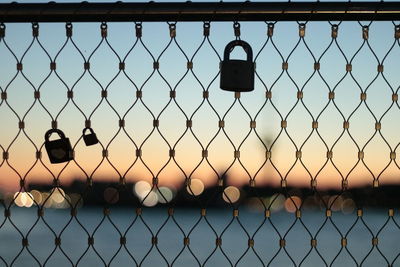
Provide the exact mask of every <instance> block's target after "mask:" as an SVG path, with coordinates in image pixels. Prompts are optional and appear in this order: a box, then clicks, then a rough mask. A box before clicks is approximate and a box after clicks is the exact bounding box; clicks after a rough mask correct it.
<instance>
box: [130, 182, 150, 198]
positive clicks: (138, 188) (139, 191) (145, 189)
mask: <svg viewBox="0 0 400 267" xmlns="http://www.w3.org/2000/svg"><path fill="white" fill-rule="evenodd" d="M133 190H134V193H135V194H136V196H137V197H138V198H139V199H140V200H142V199H143V198H145V197H146V195H147V194H148V193H149V192H150V191H151V185H150V183H148V182H146V181H138V182H137V183H136V184H135V186H134V189H133Z"/></svg>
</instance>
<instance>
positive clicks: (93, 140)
mask: <svg viewBox="0 0 400 267" xmlns="http://www.w3.org/2000/svg"><path fill="white" fill-rule="evenodd" d="M87 130H89V131H90V133H89V134H86V131H87ZM83 141H84V142H85V144H86V146H92V145H95V144H97V143H98V142H99V140H98V139H97V136H96V133H95V132H94V131H93V129H92V128H90V127H88V128H85V129H83Z"/></svg>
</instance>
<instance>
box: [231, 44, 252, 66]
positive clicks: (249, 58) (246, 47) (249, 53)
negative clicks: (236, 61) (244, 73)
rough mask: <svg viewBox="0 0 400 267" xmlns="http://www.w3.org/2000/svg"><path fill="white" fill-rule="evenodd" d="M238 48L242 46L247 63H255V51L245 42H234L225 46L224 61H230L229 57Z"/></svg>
mask: <svg viewBox="0 0 400 267" xmlns="http://www.w3.org/2000/svg"><path fill="white" fill-rule="evenodd" d="M236 46H241V47H242V48H243V50H244V52H246V54H247V61H250V62H253V50H252V49H251V46H250V45H249V43H247V42H245V41H243V40H233V41H231V42H230V43H228V44H227V45H226V46H225V50H224V60H229V55H230V54H231V52H232V51H233V49H234V48H235V47H236Z"/></svg>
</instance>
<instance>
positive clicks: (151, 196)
mask: <svg viewBox="0 0 400 267" xmlns="http://www.w3.org/2000/svg"><path fill="white" fill-rule="evenodd" d="M157 203H158V196H157V193H156V192H154V191H150V192H149V193H148V194H147V195H146V196H145V197H144V199H143V205H145V206H146V207H153V206H155V205H157Z"/></svg>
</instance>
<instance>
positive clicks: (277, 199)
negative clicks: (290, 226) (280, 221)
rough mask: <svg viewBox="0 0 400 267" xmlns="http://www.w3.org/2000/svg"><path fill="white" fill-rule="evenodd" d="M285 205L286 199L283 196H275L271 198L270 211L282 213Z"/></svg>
mask: <svg viewBox="0 0 400 267" xmlns="http://www.w3.org/2000/svg"><path fill="white" fill-rule="evenodd" d="M284 203H285V197H284V196H283V195H281V194H274V195H272V197H271V198H270V209H271V211H280V210H282V209H283V205H284Z"/></svg>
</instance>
